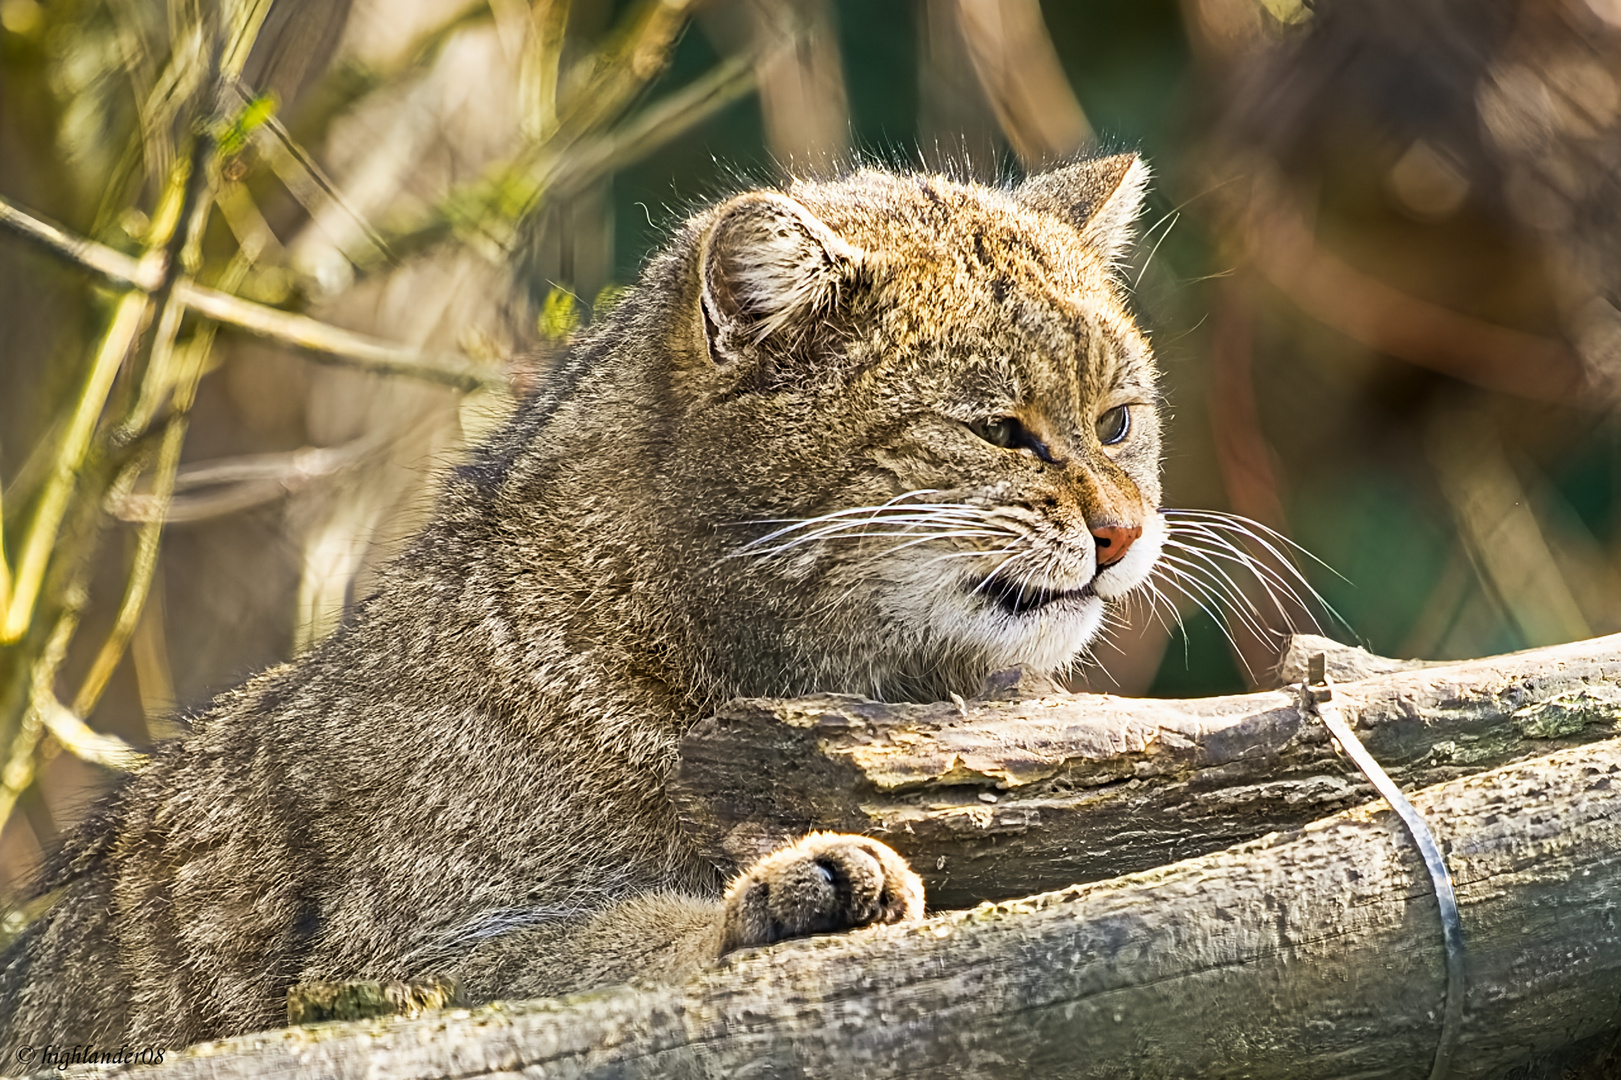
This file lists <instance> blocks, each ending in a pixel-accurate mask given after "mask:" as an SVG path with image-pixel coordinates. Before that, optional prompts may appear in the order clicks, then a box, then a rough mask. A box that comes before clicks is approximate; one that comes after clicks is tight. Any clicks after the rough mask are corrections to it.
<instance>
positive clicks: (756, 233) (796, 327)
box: [699, 191, 862, 363]
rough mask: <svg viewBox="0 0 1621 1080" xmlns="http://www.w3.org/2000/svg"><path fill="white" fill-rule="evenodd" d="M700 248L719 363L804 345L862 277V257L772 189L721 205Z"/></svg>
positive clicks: (705, 296) (708, 319)
mask: <svg viewBox="0 0 1621 1080" xmlns="http://www.w3.org/2000/svg"><path fill="white" fill-rule="evenodd" d="M702 243H703V247H702V256H701V259H700V262H699V273H700V275H701V277H702V282H703V313H704V322H705V324H706V331H707V333H708V337H709V350H710V355H711V356H713V357H714V358H715V360H716V362H717V363H727V362H729V361H732V360H735V359H738V358H740V357H741V356H742V355H743V354H745V353H747V352H749V351H750V350H752V349H753V348H755V347H758V346H761V345H763V344H766V343H772V342H775V343H779V344H784V345H787V346H790V347H791V346H792V345H793V344H795V343H797V342H798V341H800V340H802V339H803V337H804V336H805V331H807V330H809V329H810V328H811V325H812V324H813V323H814V321H815V320H817V319H819V318H822V317H824V316H825V315H827V314H828V313H829V312H831V311H832V310H833V308H834V306H835V305H836V304H837V302H838V300H839V296H840V294H841V293H842V292H843V291H844V290H845V289H846V288H847V287H848V286H849V285H850V284H851V283H853V282H854V281H855V280H856V277H857V275H858V272H859V270H860V266H861V260H862V253H861V251H860V250H859V249H858V248H856V247H854V246H853V245H851V244H849V243H846V242H845V241H844V240H843V239H842V238H840V237H839V235H838V234H837V233H835V232H834V231H833V230H832V229H830V228H828V227H827V226H826V225H825V224H823V223H822V222H821V221H820V220H819V219H818V218H817V217H816V216H815V215H814V214H812V213H811V212H810V211H809V210H808V209H806V208H805V207H804V206H803V205H802V204H800V203H799V202H798V201H797V200H795V199H792V198H789V197H788V196H787V195H779V194H777V193H776V192H770V191H754V192H749V193H748V194H746V195H739V196H738V197H737V198H735V199H733V200H731V201H730V202H728V203H726V204H725V205H723V206H722V207H721V208H720V211H719V213H718V215H717V216H716V219H715V223H714V224H713V225H712V226H710V229H709V232H708V233H707V235H706V236H705V237H704V239H703V242H702Z"/></svg>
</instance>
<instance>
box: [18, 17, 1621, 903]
mask: <svg viewBox="0 0 1621 1080" xmlns="http://www.w3.org/2000/svg"><path fill="white" fill-rule="evenodd" d="M1618 59H1621V0H1468V2H1464V0H1321V2H1318V3H1315V4H1302V3H1299V2H1297V0H1181V2H1180V3H1178V0H1134V2H1132V3H1122V2H1105V0H1045V2H1039V3H1038V2H1037V0H707V2H703V0H663V2H635V3H633V2H628V0H572V2H570V0H534V2H530V0H477V2H467V0H275V2H274V4H272V3H270V2H269V0H48V2H41V0H0V200H3V201H0V507H3V513H4V532H3V541H4V549H3V559H0V609H3V610H0V616H3V622H0V825H3V831H0V896H4V895H5V894H6V893H7V892H8V891H9V890H10V889H11V888H12V887H13V886H15V885H16V884H17V882H18V880H19V874H21V873H22V872H23V870H24V869H25V868H26V867H29V866H31V865H33V864H34V863H35V862H36V861H37V859H38V857H39V854H40V852H41V851H42V850H44V849H46V848H48V847H49V846H50V845H51V844H52V843H53V842H54V840H55V838H56V837H57V836H58V835H59V833H60V831H61V830H62V829H64V828H66V827H68V826H69V825H70V824H71V823H72V821H73V820H75V819H76V817H77V816H78V814H79V813H80V812H81V810H82V807H83V805H84V803H85V801H86V800H87V799H88V798H89V797H90V796H91V795H93V793H94V792H95V791H96V790H97V789H98V788H99V787H100V786H101V785H103V784H104V783H105V782H106V779H107V778H108V777H109V776H110V775H112V770H116V769H120V768H127V767H129V766H130V765H131V764H132V763H135V762H137V761H138V760H139V758H138V756H137V755H138V754H139V753H140V752H141V751H142V750H143V749H145V748H146V747H148V746H149V745H150V744H151V742H152V741H153V740H154V739H156V738H159V737H162V736H163V735H165V734H167V733H169V732H171V731H172V730H174V726H175V725H174V724H173V722H172V720H171V719H170V718H171V717H172V716H173V715H174V714H175V713H176V711H177V710H178V711H184V710H187V709H193V708H196V707H199V706H201V705H203V704H205V703H206V702H207V701H208V699H209V698H210V697H211V696H212V695H213V694H216V693H218V692H220V691H222V690H225V689H228V688H229V687H231V686H232V685H234V684H235V683H237V682H238V681H240V680H241V679H242V678H243V677H244V676H246V675H247V674H249V673H250V672H252V671H254V670H256V669H258V668H261V667H264V666H266V665H270V664H275V663H279V662H282V661H284V660H286V659H287V658H289V657H291V656H293V655H296V654H297V653H298V652H299V651H300V650H302V649H304V648H307V647H308V646H309V645H310V644H311V643H312V642H314V641H317V640H319V639H320V638H321V637H322V636H323V635H324V634H327V633H329V632H330V631H331V630H332V629H333V627H334V626H336V625H337V624H338V623H339V622H340V620H341V619H342V617H343V614H344V611H345V606H346V605H347V604H349V603H351V602H352V600H353V598H354V597H355V596H357V595H364V594H365V592H366V591H367V589H368V581H369V579H370V575H371V574H372V573H373V572H374V570H375V568H376V567H377V566H378V565H379V564H380V563H382V562H384V561H386V560H387V559H388V558H389V557H390V555H391V554H392V553H393V552H395V551H396V550H398V548H399V546H400V544H401V543H402V541H403V540H404V539H405V538H406V537H408V536H409V535H410V534H411V533H412V531H413V530H414V529H415V528H416V527H417V526H418V525H419V524H420V523H421V522H422V521H423V519H424V516H425V515H426V514H427V513H428V511H429V509H430V507H431V498H432V490H433V484H434V476H435V474H436V471H437V470H439V469H441V468H443V467H444V466H445V465H446V464H449V463H453V462H454V461H455V460H456V458H457V454H458V452H459V449H460V448H461V447H462V446H464V445H466V444H467V443H468V442H469V441H470V440H477V439H478V438H480V437H481V436H482V435H484V434H485V433H486V432H488V431H489V430H490V429H491V427H492V426H493V425H495V424H497V423H499V422H500V419H501V418H502V417H503V416H504V415H505V414H506V413H507V412H508V411H509V410H510V409H511V408H512V405H513V402H514V400H515V397H516V396H521V395H522V394H523V393H524V392H526V390H527V389H529V388H531V387H532V386H533V385H535V382H536V380H537V379H538V378H540V377H542V376H543V374H544V371H545V369H546V367H547V366H548V364H550V363H551V362H552V361H553V360H554V359H555V358H556V357H557V356H558V355H559V353H560V350H561V349H562V348H563V347H564V346H565V344H566V341H567V339H568V337H569V335H570V334H571V333H572V332H573V331H574V330H575V329H577V328H578V327H579V326H581V325H584V324H586V323H588V322H589V320H590V318H591V312H592V310H593V307H594V306H597V305H600V304H601V302H602V300H603V299H604V298H605V297H606V296H611V294H612V291H613V290H614V289H615V288H616V287H619V286H621V285H623V284H624V283H626V282H628V281H630V280H631V279H632V278H633V277H634V275H635V273H636V269H637V267H638V265H639V264H640V262H641V260H642V258H643V257H644V255H645V254H646V253H647V252H648V250H649V249H650V248H651V247H653V246H654V245H656V244H657V243H658V242H659V240H660V238H661V237H663V236H664V235H666V233H667V232H668V231H669V230H670V229H671V228H672V227H673V226H674V225H676V224H677V223H679V222H680V221H681V220H682V219H683V218H684V217H685V216H686V215H687V214H688V213H689V212H690V211H691V210H692V209H694V208H695V207H697V206H700V205H702V204H703V203H705V202H706V201H708V200H711V199H714V198H716V197H719V196H721V195H724V194H726V193H729V192H731V191H734V190H736V189H738V188H740V187H742V186H745V185H749V184H753V183H760V182H764V183H771V182H776V181H779V180H781V179H782V178H783V177H784V176H785V175H788V174H792V173H801V174H806V173H808V174H818V173H825V172H828V171H832V170H836V169H839V168H841V167H846V166H848V164H849V163H851V162H854V161H859V160H875V161H878V162H883V163H887V164H890V165H895V166H900V167H906V168H920V169H930V170H934V169H943V170H946V171H949V172H951V173H953V174H954V175H959V176H971V177H977V178H979V179H982V180H986V181H992V182H996V181H1001V182H1010V181H1012V180H1016V179H1017V178H1018V177H1019V176H1021V175H1023V174H1024V172H1026V171H1027V170H1032V169H1037V168H1040V167H1041V166H1042V165H1043V163H1046V162H1051V161H1055V160H1058V159H1061V158H1064V157H1066V156H1069V155H1072V154H1074V153H1076V152H1077V151H1087V150H1091V149H1098V148H1101V149H1104V150H1115V149H1136V150H1140V151H1141V152H1143V153H1144V154H1145V155H1146V156H1147V157H1148V158H1149V159H1150V160H1151V162H1152V163H1153V165H1154V168H1155V172H1156V182H1155V187H1154V191H1153V194H1152V197H1151V199H1150V205H1149V209H1148V211H1147V213H1145V215H1144V217H1143V219H1142V221H1141V229H1142V242H1141V244H1140V245H1139V248H1138V250H1137V253H1136V255H1135V257H1134V259H1133V261H1132V263H1131V265H1130V266H1129V267H1127V268H1126V270H1125V277H1126V280H1127V283H1128V284H1129V287H1130V289H1131V294H1132V302H1133V304H1134V306H1135V308H1136V311H1137V312H1138V314H1139V316H1140V318H1141V320H1142V322H1143V323H1144V325H1145V327H1146V328H1147V329H1148V331H1149V333H1150V334H1151V336H1152V338H1153V340H1154V342H1155V345H1156V348H1157V350H1158V353H1159V355H1160V358H1161V361H1162V366H1163V369H1164V373H1165V386H1166V393H1167V396H1168V400H1169V407H1168V412H1169V413H1170V420H1169V432H1170V436H1169V445H1168V451H1167V458H1166V492H1167V505H1170V506H1177V507H1192V508H1210V509H1221V510H1227V511H1231V512H1234V513H1238V514H1242V515H1245V516H1247V517H1248V518H1251V519H1253V520H1255V521H1256V522H1259V523H1261V524H1263V525H1265V526H1267V527H1269V528H1271V529H1275V530H1277V531H1278V533H1280V534H1282V535H1285V536H1287V537H1289V538H1291V539H1292V540H1294V541H1295V542H1297V543H1299V544H1300V545H1302V546H1303V547H1304V548H1305V549H1307V550H1309V551H1310V552H1311V553H1313V555H1315V556H1317V557H1318V558H1320V559H1321V560H1322V563H1321V564H1319V563H1317V562H1314V561H1312V560H1311V559H1308V558H1304V557H1302V558H1301V559H1299V566H1300V569H1301V571H1302V572H1303V573H1304V574H1305V576H1306V577H1307V578H1308V579H1309V580H1310V581H1311V583H1312V585H1314V586H1315V587H1316V588H1317V589H1318V590H1319V591H1320V592H1321V594H1322V596H1323V597H1324V598H1325V599H1326V601H1327V602H1328V603H1329V604H1331V605H1332V606H1333V608H1334V609H1336V610H1337V611H1338V612H1339V614H1340V616H1342V617H1343V623H1339V624H1336V623H1334V622H1333V620H1332V619H1330V618H1329V617H1328V616H1326V615H1325V614H1324V613H1323V611H1322V609H1321V608H1320V607H1317V605H1310V606H1311V607H1314V608H1317V610H1316V611H1315V612H1308V611H1306V610H1303V609H1302V606H1301V605H1298V604H1293V603H1289V604H1284V605H1281V608H1283V609H1284V610H1274V609H1275V608H1278V607H1280V605H1274V604H1271V603H1269V602H1268V600H1267V598H1266V596H1265V590H1264V589H1263V588H1261V585H1262V584H1263V582H1264V580H1265V579H1266V576H1265V575H1264V574H1263V575H1262V577H1260V578H1257V577H1255V576H1253V575H1250V576H1246V575H1244V574H1242V573H1240V572H1237V571H1233V572H1232V578H1231V580H1230V582H1227V584H1226V585H1225V586H1224V585H1222V584H1218V581H1219V580H1220V579H1218V578H1217V577H1216V576H1214V575H1211V574H1207V575H1206V579H1205V580H1206V581H1207V584H1206V586H1205V587H1204V592H1205V599H1206V600H1207V602H1209V603H1210V604H1211V606H1215V607H1227V608H1234V607H1237V606H1238V605H1239V601H1237V600H1236V599H1235V598H1234V596H1233V595H1224V594H1231V593H1233V592H1234V591H1235V590H1240V589H1242V590H1243V591H1244V592H1245V593H1246V595H1248V596H1250V597H1253V598H1254V600H1255V602H1256V604H1257V607H1258V609H1259V610H1260V611H1261V612H1262V614H1263V615H1264V616H1265V618H1266V622H1267V624H1268V626H1269V627H1270V628H1271V629H1272V630H1277V629H1281V628H1282V627H1283V625H1284V619H1285V617H1292V618H1293V619H1294V620H1295V621H1296V622H1297V623H1299V624H1301V625H1305V620H1306V619H1307V617H1308V616H1309V615H1310V614H1315V615H1316V616H1317V617H1318V619H1319V620H1321V621H1322V623H1323V626H1324V629H1325V630H1328V631H1329V632H1331V633H1334V634H1335V636H1339V637H1341V638H1342V639H1345V640H1353V641H1358V642H1360V643H1363V644H1366V645H1368V646H1369V647H1371V648H1372V649H1373V650H1374V651H1376V652H1380V653H1383V654H1386V655H1393V656H1401V657H1409V656H1414V657H1427V658H1458V657H1470V656H1479V655H1486V654H1491V653H1497V652H1504V651H1509V650H1512V649H1516V648H1522V647H1526V646H1532V645H1541V644H1549V643H1554V642H1560V641H1566V640H1571V639H1576V638H1582V637H1587V636H1591V635H1596V634H1603V633H1609V632H1613V631H1616V630H1618V629H1621V520H1618V509H1621V504H1618V493H1621V492H1618V485H1621V460H1618V452H1621V445H1618V442H1621V429H1618V423H1617V419H1616V411H1615V402H1616V386H1617V377H1618V375H1621V312H1618V310H1617V304H1618V302H1621V189H1618V180H1617V178H1618V176H1621V170H1618V165H1621V162H1618V160H1617V159H1618V158H1621V64H1618ZM1330 567H1331V568H1332V571H1330V569H1328V568H1330ZM1168 591H1170V592H1171V593H1172V595H1173V596H1174V595H1175V592H1174V590H1168ZM1190 592H1191V593H1192V594H1193V595H1192V596H1188V597H1182V598H1180V599H1181V600H1184V601H1186V602H1185V603H1183V604H1182V606H1181V610H1180V615H1181V625H1180V626H1177V625H1176V620H1174V619H1171V618H1166V619H1163V620H1161V619H1156V618H1153V617H1150V616H1149V615H1148V614H1147V612H1146V611H1145V610H1144V609H1143V608H1142V607H1140V606H1139V608H1138V609H1137V610H1136V611H1135V612H1134V613H1133V618H1132V619H1131V620H1130V621H1129V623H1128V624H1127V625H1126V626H1124V627H1121V628H1118V629H1116V630H1115V631H1114V632H1113V633H1112V636H1111V639H1110V641H1109V642H1108V643H1106V644H1103V645H1101V646H1100V647H1099V648H1098V650H1097V658H1096V663H1094V664H1092V665H1090V666H1089V667H1087V668H1086V669H1085V670H1083V671H1082V672H1080V673H1079V675H1078V676H1077V683H1076V685H1077V686H1080V687H1090V688H1092V689H1097V690H1105V691H1115V692H1123V693H1152V694H1160V695H1175V696H1193V695H1203V694H1212V693H1223V692H1234V691H1240V690H1243V689H1245V688H1246V687H1248V686H1251V685H1254V684H1256V683H1257V682H1258V681H1260V680H1263V679H1264V677H1265V674H1266V671H1267V669H1268V667H1269V666H1270V663H1271V660H1272V655H1273V653H1274V651H1275V649H1276V646H1277V639H1276V637H1275V636H1273V634H1272V633H1271V632H1270V631H1268V632H1257V631H1256V630H1254V629H1250V628H1248V627H1247V626H1246V620H1245V619H1243V618H1238V617H1232V618H1229V619H1227V620H1226V624H1227V625H1225V626H1224V625H1223V623H1222V622H1221V621H1219V620H1217V619H1216V618H1213V617H1212V616H1211V615H1210V614H1209V613H1207V612H1203V611H1201V610H1200V608H1199V606H1198V604H1197V603H1196V602H1195V601H1196V600H1197V599H1199V595H1198V594H1199V592H1200V590H1199V589H1198V588H1196V587H1190ZM1162 614H1164V613H1163V612H1162Z"/></svg>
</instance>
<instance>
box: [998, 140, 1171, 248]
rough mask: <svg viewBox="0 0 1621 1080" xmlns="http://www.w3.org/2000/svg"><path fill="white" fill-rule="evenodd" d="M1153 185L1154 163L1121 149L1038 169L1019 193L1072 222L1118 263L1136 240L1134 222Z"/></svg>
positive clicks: (1091, 243)
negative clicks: (1150, 174)
mask: <svg viewBox="0 0 1621 1080" xmlns="http://www.w3.org/2000/svg"><path fill="white" fill-rule="evenodd" d="M1147 188H1148V163H1147V162H1145V161H1143V159H1142V158H1140V157H1138V156H1137V155H1136V154H1115V155H1113V156H1111V157H1103V158H1094V159H1092V160H1091V161H1081V162H1077V163H1075V164H1074V165H1066V166H1064V167H1063V168H1058V169H1054V170H1052V171H1051V172H1044V173H1038V174H1037V175H1035V176H1032V177H1030V179H1028V180H1026V181H1025V182H1024V183H1023V184H1021V185H1019V188H1018V190H1017V191H1015V192H1014V197H1015V198H1017V199H1018V200H1019V201H1020V202H1022V203H1024V204H1025V205H1026V206H1028V207H1030V208H1031V209H1034V210H1042V211H1045V212H1046V213H1049V214H1052V215H1054V216H1055V217H1058V218H1062V219H1063V220H1065V221H1067V222H1069V223H1070V224H1071V225H1073V226H1074V227H1075V228H1076V230H1078V231H1079V232H1080V234H1081V239H1082V240H1084V241H1085V242H1086V243H1087V244H1088V245H1089V246H1090V247H1092V248H1093V249H1094V250H1095V251H1097V252H1098V254H1100V255H1102V256H1103V259H1104V261H1105V262H1110V263H1112V262H1114V261H1115V260H1116V259H1117V258H1119V256H1120V253H1121V252H1123V251H1124V250H1125V249H1126V247H1127V246H1128V245H1130V243H1131V241H1132V238H1133V233H1132V223H1133V222H1134V221H1136V220H1137V214H1138V212H1139V211H1141V209H1142V205H1143V194H1144V192H1145V191H1146V190H1147Z"/></svg>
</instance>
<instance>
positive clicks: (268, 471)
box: [107, 438, 378, 525]
mask: <svg viewBox="0 0 1621 1080" xmlns="http://www.w3.org/2000/svg"><path fill="white" fill-rule="evenodd" d="M377 445H378V444H377V440H375V439H372V438H361V439H356V440H354V441H352V442H349V443H345V444H344V445H342V446H330V447H328V446H320V447H316V446H307V447H304V448H303V449H301V450H293V451H290V452H287V453H279V454H247V455H243V456H242V457H237V458H226V459H224V460H222V461H211V462H201V463H199V464H196V465H189V466H187V467H186V468H184V469H181V470H180V471H179V473H178V474H177V475H176V477H175V483H174V492H175V494H174V495H173V496H172V497H171V498H170V499H168V500H167V501H166V502H165V501H164V500H160V499H159V498H158V497H157V493H156V492H155V491H154V492H139V493H132V494H128V495H123V496H120V497H119V498H117V499H109V500H108V504H107V510H108V512H109V513H110V514H112V515H113V516H114V517H116V518H118V519H119V520H121V521H130V522H153V521H162V522H165V523H167V524H171V525H176V524H182V523H186V522H193V521H203V520H206V519H209V518H215V517H220V516H222V515H225V514H231V513H236V512H237V511H240V510H246V509H248V508H250V507H254V506H259V505H262V504H263V503H267V502H271V501H272V500H275V499H279V498H281V497H282V496H284V495H287V494H289V493H291V492H293V491H296V490H298V489H299V488H301V487H303V486H304V485H305V484H308V483H310V482H312V481H314V480H320V479H324V478H325V477H328V476H333V475H335V474H337V473H339V472H342V471H343V470H344V469H347V468H350V467H351V466H353V465H355V464H356V463H357V462H359V461H360V460H361V459H362V458H363V457H364V456H365V455H366V454H368V453H370V452H371V451H372V450H373V449H375V448H376V447H377ZM196 488H218V490H211V491H208V492H207V493H205V494H202V495H195V496H192V497H190V498H187V497H186V496H183V495H180V494H179V493H180V492H183V491H187V490H191V489H196Z"/></svg>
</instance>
